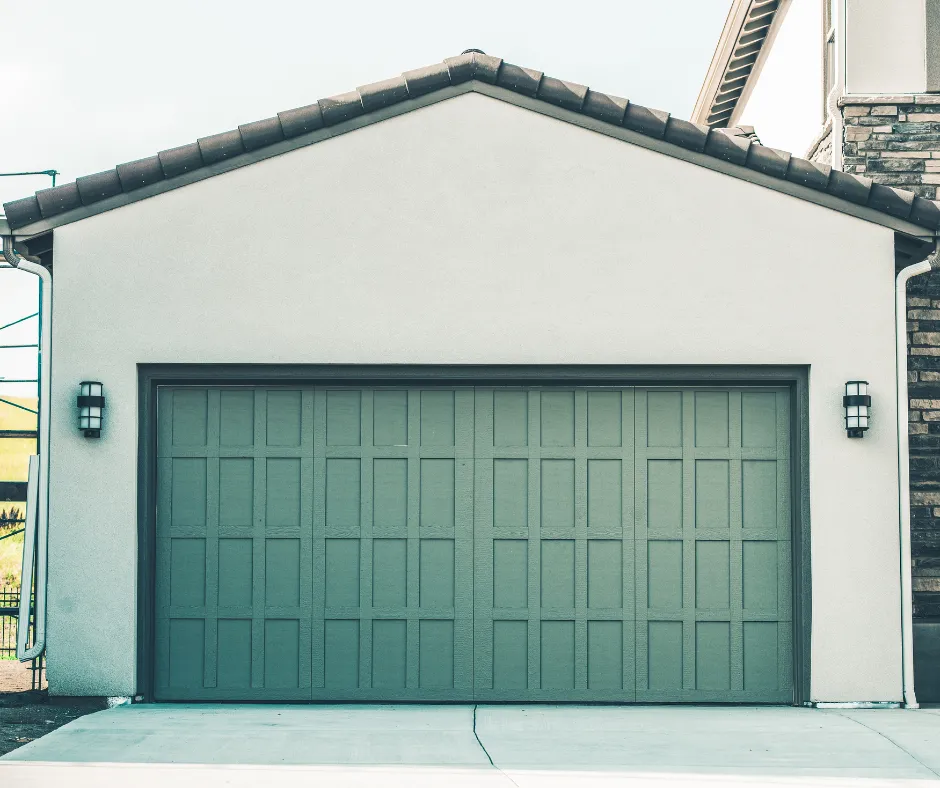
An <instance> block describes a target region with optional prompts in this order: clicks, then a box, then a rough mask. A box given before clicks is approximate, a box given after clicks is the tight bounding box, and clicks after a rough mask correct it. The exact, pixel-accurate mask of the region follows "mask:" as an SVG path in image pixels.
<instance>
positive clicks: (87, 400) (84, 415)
mask: <svg viewBox="0 0 940 788" xmlns="http://www.w3.org/2000/svg"><path fill="white" fill-rule="evenodd" d="M103 410H104V386H103V385H102V384H101V383H99V382H98V381H96V380H83V381H82V382H81V384H80V385H79V394H78V428H79V429H80V430H81V431H82V432H83V433H84V435H85V437H86V438H100V437H101V413H102V411H103Z"/></svg>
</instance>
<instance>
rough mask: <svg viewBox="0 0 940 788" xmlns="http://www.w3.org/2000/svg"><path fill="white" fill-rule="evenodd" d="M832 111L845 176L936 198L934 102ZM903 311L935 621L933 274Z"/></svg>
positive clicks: (938, 536) (928, 597)
mask: <svg viewBox="0 0 940 788" xmlns="http://www.w3.org/2000/svg"><path fill="white" fill-rule="evenodd" d="M839 106H840V107H841V109H842V115H843V119H844V121H845V138H844V139H845V142H844V147H843V169H844V170H845V171H846V172H853V173H856V174H858V175H865V176H866V177H868V178H871V179H872V180H873V181H874V182H875V183H883V184H887V185H888V186H897V187H899V188H902V189H906V190H908V191H912V192H915V193H916V194H919V195H920V196H921V197H926V198H928V199H930V200H936V199H937V197H938V195H937V188H938V186H940V95H907V96H871V97H858V96H847V97H844V98H843V99H841V100H840V102H839ZM822 147H823V146H822V145H818V146H817V150H819V151H820V153H821V152H822V151H821V149H822ZM829 161H831V152H830V158H829ZM907 310H908V311H907V321H908V322H907V342H908V356H907V369H908V373H907V376H908V387H909V392H910V416H909V420H910V441H911V519H912V527H913V534H912V549H913V560H914V616H915V617H916V618H921V619H924V618H940V272H931V273H929V274H925V275H923V276H919V277H916V278H915V279H912V280H911V282H910V284H909V285H908V298H907Z"/></svg>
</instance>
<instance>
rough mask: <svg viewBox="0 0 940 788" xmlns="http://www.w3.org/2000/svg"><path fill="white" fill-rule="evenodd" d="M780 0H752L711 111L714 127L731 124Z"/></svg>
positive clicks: (709, 122) (709, 121) (710, 118)
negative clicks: (732, 116)
mask: <svg viewBox="0 0 940 788" xmlns="http://www.w3.org/2000/svg"><path fill="white" fill-rule="evenodd" d="M779 5H780V0H751V6H750V8H749V9H748V12H747V18H746V21H745V23H744V26H743V27H742V28H741V35H740V37H739V38H738V40H737V43H736V44H735V46H734V52H733V53H732V55H731V59H730V60H729V61H728V67H727V68H726V69H725V74H724V77H722V80H721V85H720V86H719V88H718V93H717V94H716V95H715V100H714V101H713V102H712V105H711V108H710V109H709V112H708V118H707V120H706V123H707V124H708V125H709V126H712V127H718V128H721V127H723V126H727V125H728V123H729V121H730V120H731V115H732V113H733V112H734V108H735V106H736V105H737V103H738V99H739V98H741V93H742V92H743V91H744V86H745V84H746V83H747V78H748V77H749V76H750V75H751V70H752V69H753V68H754V64H755V63H756V62H757V58H758V55H760V50H761V47H762V46H763V45H764V41H765V40H766V38H767V34H768V33H769V32H770V26H771V24H772V23H773V21H774V14H776V13H777V7H778V6H779Z"/></svg>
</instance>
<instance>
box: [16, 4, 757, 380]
mask: <svg viewBox="0 0 940 788" xmlns="http://www.w3.org/2000/svg"><path fill="white" fill-rule="evenodd" d="M730 5H731V0H672V2H668V3H667V2H656V1H653V2H651V0H581V1H580V2H577V3H572V2H564V3H562V2H557V1H556V0H541V1H540V2H532V0H529V1H528V2H515V1H514V0H502V2H496V3H488V4H487V3H482V4H481V3H476V4H470V5H466V6H460V5H455V4H453V3H449V4H448V3H444V4H441V3H440V2H432V1H431V0H412V1H411V2H403V3H391V2H387V0H386V1H385V2H376V1H375V0H368V1H367V0H347V1H346V2H330V3H323V2H297V0H294V2H288V1H287V0H267V1H266V2H264V3H260V4H259V3H258V2H257V0H255V1H254V2H244V0H226V1H225V2H223V1H222V0H197V1H195V2H194V0H162V2H160V3H151V2H145V1H144V0H131V1H130V2H128V0H82V1H81V2H75V0H31V2H29V3H12V2H4V1H3V0H0V9H2V10H0V25H2V29H3V30H4V32H5V33H6V35H5V36H4V45H3V47H0V74H3V100H4V122H3V123H2V124H0V172H13V171H22V170H46V169H56V170H58V171H59V172H60V173H61V175H60V176H59V180H58V182H59V183H65V182H66V181H71V180H74V179H75V178H76V177H77V176H79V175H88V174H91V173H94V172H98V171H100V170H104V169H109V168H111V167H114V166H115V165H116V164H119V163H121V162H125V161H131V160H133V159H139V158H142V157H144V156H151V155H153V154H154V153H156V152H158V151H160V150H164V149H166V148H171V147H175V146H177V145H181V144H184V143H187V142H192V141H194V140H195V139H196V138H198V137H202V136H206V135H208V134H214V133H217V132H220V131H226V130H228V129H231V128H234V127H235V126H237V125H238V124H240V123H245V122H248V121H253V120H258V119H261V118H266V117H270V116H272V115H274V114H275V113H276V112H278V111H279V110H284V109H290V108H293V107H298V106H303V105H305V104H310V103H312V102H313V101H315V100H316V99H318V98H323V97H325V96H330V95H334V94H336V93H344V92H346V91H348V90H351V89H353V88H355V87H356V86H358V85H364V84H368V83H370V82H376V81H379V80H382V79H386V78H388V77H391V76H394V75H397V74H400V73H401V72H402V71H407V70H409V69H412V68H417V67H419V66H424V65H428V64H430V63H435V62H438V61H440V60H442V59H443V58H445V57H449V56H451V55H456V54H459V53H460V52H461V51H462V50H464V49H467V48H470V47H473V48H477V49H482V50H484V51H485V52H487V53H488V54H491V55H497V56H499V57H502V58H504V59H506V60H508V61H509V62H512V63H516V64H518V65H523V66H528V67H531V68H537V69H540V70H542V71H544V72H545V73H546V74H549V75H551V76H555V77H559V78H561V79H567V80H571V81H574V82H580V83H582V84H586V85H589V86H591V87H594V88H595V89H597V90H601V91H606V92H609V93H615V94H618V95H621V96H624V97H626V98H628V99H631V100H633V101H636V102H638V103H640V104H646V105H648V106H652V107H656V108H659V109H664V110H667V111H669V112H671V113H672V114H673V115H675V116H677V117H682V118H688V117H689V116H690V115H691V113H692V106H693V104H694V103H695V98H696V96H697V94H698V91H699V88H700V87H701V85H702V82H703V80H704V78H705V73H706V71H707V69H708V64H709V62H710V60H711V56H712V53H713V51H714V48H715V45H716V43H717V42H718V37H719V35H720V33H721V29H722V26H723V24H724V20H725V16H726V15H727V13H728V9H729V8H730ZM758 131H759V130H758ZM49 185H50V181H49V179H48V178H46V177H33V178H26V177H23V178H0V203H2V202H5V201H8V200H11V199H16V198H18V197H23V196H26V195H29V194H31V193H32V192H34V191H35V190H36V189H41V188H45V187H47V186H49ZM36 299H37V296H36V280H35V277H33V276H31V275H29V274H24V273H21V272H13V271H9V270H4V269H0V325H3V324H5V323H8V322H10V321H11V320H15V319H17V318H19V317H22V316H25V315H26V314H29V313H30V312H33V311H35V309H36V306H35V305H36ZM35 336H36V320H35V319H34V320H31V321H28V322H27V323H26V324H24V325H22V326H19V327H17V328H16V329H7V330H5V331H2V332H0V344H15V343H24V342H30V341H35ZM34 372H35V357H34V355H32V351H10V350H0V377H7V378H15V377H34V376H35V375H34V374H33V373H34ZM4 393H6V394H17V393H18V394H28V393H32V390H31V389H29V387H27V388H26V389H24V387H19V386H14V385H11V384H3V383H2V382H0V396H3V394H4Z"/></svg>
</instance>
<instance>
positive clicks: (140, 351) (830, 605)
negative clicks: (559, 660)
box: [48, 94, 901, 701]
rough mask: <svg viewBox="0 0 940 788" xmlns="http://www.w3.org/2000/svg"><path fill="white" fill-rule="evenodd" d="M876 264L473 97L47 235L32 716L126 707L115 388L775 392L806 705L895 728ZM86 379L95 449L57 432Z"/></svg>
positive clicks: (796, 218)
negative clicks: (866, 399)
mask: <svg viewBox="0 0 940 788" xmlns="http://www.w3.org/2000/svg"><path fill="white" fill-rule="evenodd" d="M729 227H732V228H733V233H731V235H729ZM729 239H730V240H729ZM893 243H894V239H893V233H892V232H891V231H890V230H888V229H886V228H884V227H880V226H877V225H874V224H869V223H867V222H864V221H862V220H860V219H856V218H853V217H850V216H847V215H844V214H840V213H838V212H835V211H832V210H829V209H827V208H823V207H821V206H818V205H815V204H812V203H810V202H806V201H803V200H800V199H797V198H794V197H791V196H788V195H784V194H781V193H778V192H775V191H773V190H771V189H767V188H763V187H761V186H757V185H754V184H751V183H748V182H745V181H742V180H739V179H736V178H733V177H729V176H727V175H724V174H721V173H718V172H714V171H711V170H708V169H705V168H702V167H698V166H695V165H693V164H689V163H687V162H683V161H680V160H677V159H673V158H670V157H667V156H664V155H661V154H657V153H654V152H652V151H649V150H646V149H644V148H641V147H638V146H634V145H631V144H629V143H624V142H621V141H618V140H615V139H612V138H610V137H607V136H604V135H602V134H597V133H594V132H591V131H587V130H585V129H581V128H577V127H575V126H572V125H569V124H566V123H563V122H560V121H557V120H554V119H550V118H547V117H545V116H542V115H539V114H537V113H534V112H529V111H526V110H523V109H521V108H518V107H515V106H512V105H510V104H506V103H503V102H501V101H498V100H495V99H491V98H487V97H484V96H481V95H479V94H468V95H465V96H462V97H459V98H454V99H450V100H447V101H444V102H442V103H439V104H436V105H433V106H431V107H428V108H426V109H421V110H417V111H414V112H411V113H408V114H405V115H402V116H399V117H396V118H393V119H390V120H387V121H385V122H382V123H379V124H377V125H373V126H369V127H366V128H364V129H361V130H359V131H355V132H352V133H349V134H346V135H343V136H340V137H337V138H335V139H331V140H326V141H324V142H321V143H318V144H316V145H313V146H310V147H307V148H303V149H300V150H297V151H295V152H293V153H288V154H285V155H282V156H278V157H276V158H272V159H269V160H266V161H265V162H263V163H260V164H256V165H253V166H249V167H245V168H241V169H238V170H234V171H232V172H229V173H226V174H223V175H219V176H217V177H213V178H209V179H207V180H204V181H200V182H198V183H195V184H192V185H189V186H186V187H183V188H180V189H177V190H174V191H171V192H168V193H165V194H162V195H159V196H155V197H152V198H150V199H146V200H143V201H141V202H137V203H134V204H131V205H128V206H126V207H123V208H118V209H116V210H112V211H110V212H107V213H103V214H100V215H97V216H93V217H90V218H88V219H85V220H83V221H80V222H77V223H75V224H71V225H66V226H64V227H61V228H59V229H57V230H56V264H55V265H56V300H55V307H54V309H55V316H54V321H53V326H54V342H55V347H56V359H57V361H56V364H55V366H54V368H53V380H52V386H53V393H52V402H53V409H52V422H53V423H52V441H53V445H54V446H55V455H54V458H53V467H52V475H53V478H54V479H55V484H54V485H53V489H52V501H51V518H52V519H51V522H52V530H51V534H50V545H49V549H50V558H49V569H50V581H49V589H50V607H49V639H48V642H49V666H50V667H49V671H50V672H49V682H50V688H51V691H52V693H53V694H65V695H68V694H94V695H127V694H131V693H132V692H134V690H135V689H136V677H135V669H136V668H135V664H136V660H135V654H134V649H133V647H132V644H134V643H135V640H136V633H137V630H136V604H137V601H136V594H137V586H136V560H137V543H136V534H137V531H136V528H137V494H136V485H137V478H136V467H137V418H138V412H137V408H138V400H137V365H138V364H140V363H151V362H153V363H165V362H179V363H245V364H254V363H292V364H303V363H354V364H370V363H418V364H420V363H426V364H473V363H480V364H627V365H629V364H656V365H681V364H702V365H712V364H797V365H807V366H809V367H810V370H811V371H810V386H809V422H808V425H809V426H808V430H809V445H808V449H807V450H808V451H809V453H810V454H809V469H810V477H811V478H810V495H811V499H810V507H811V520H812V522H811V537H812V609H813V621H812V624H813V629H812V687H811V696H812V698H813V699H817V700H832V701H838V700H846V701H855V700H884V701H888V700H898V699H899V698H900V687H901V683H900V648H901V645H900V644H901V637H900V619H899V615H898V610H899V609H900V595H899V578H898V568H897V560H896V556H897V554H898V549H899V548H898V512H897V495H898V487H897V467H896V458H897V438H896V431H895V427H894V411H893V408H894V397H893V391H894V383H893V381H894V340H893V335H894V334H893V325H894V305H893V299H892V290H891V285H890V281H891V265H892V260H893V254H894V251H893ZM89 276H93V277H94V278H95V280H96V281H97V282H99V283H102V289H103V291H106V292H107V298H103V299H99V300H98V301H97V302H96V304H95V309H94V310H89V309H88V288H87V282H88V278H89ZM678 279H681V280H682V283H683V285H682V287H676V281H677V280H678ZM847 286H848V287H850V289H851V297H850V298H847V297H846V292H847V291H846V288H847ZM834 303H838V304H840V313H839V324H840V326H851V336H848V335H847V334H846V332H845V330H843V329H842V328H836V327H834V326H833V323H832V305H833V304H834ZM795 316H798V319H797V318H796V317H795ZM86 378H92V379H96V380H101V381H103V382H104V384H105V388H106V394H107V397H108V409H107V412H106V420H107V423H106V426H105V429H104V433H103V436H102V438H101V439H100V440H98V441H92V440H86V439H84V438H82V437H81V435H80V434H79V433H78V430H77V429H76V426H75V414H74V402H75V394H76V390H77V388H76V387H77V385H78V383H79V381H81V380H83V379H86ZM856 378H866V379H868V380H869V381H871V384H872V391H873V393H874V396H875V402H876V406H877V408H878V412H879V414H880V418H879V419H878V421H876V422H875V423H874V425H873V426H872V429H871V430H870V431H869V433H868V434H867V435H866V437H865V438H864V440H849V439H847V438H846V435H845V429H844V427H843V419H842V409H841V397H842V394H843V391H844V383H845V381H846V380H852V379H856ZM89 502H93V503H94V505H93V506H89ZM90 587H94V588H95V589H96V592H95V593H94V594H90V593H88V589H89V588H90ZM847 599H850V600H852V604H846V600H847Z"/></svg>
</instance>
